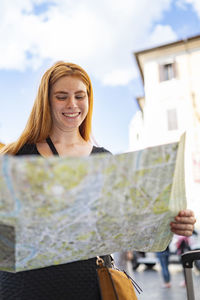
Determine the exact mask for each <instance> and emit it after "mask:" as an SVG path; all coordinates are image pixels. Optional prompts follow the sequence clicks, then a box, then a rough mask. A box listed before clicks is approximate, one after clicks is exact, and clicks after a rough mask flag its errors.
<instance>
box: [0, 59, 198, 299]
mask: <svg viewBox="0 0 200 300" xmlns="http://www.w3.org/2000/svg"><path fill="white" fill-rule="evenodd" d="M92 107H93V92H92V85H91V81H90V78H89V76H88V75H87V73H86V72H85V71H84V70H83V69H82V68H81V67H80V66H78V65H75V64H72V63H65V62H58V63H56V64H55V65H53V66H52V67H51V68H50V69H49V70H47V71H46V73H45V74H44V75H43V77H42V80H41V84H40V86H39V90H38V94H37V97H36V100H35V103H34V106H33V109H32V112H31V114H30V117H29V120H28V122H27V125H26V127H25V129H24V131H23V133H22V134H21V136H20V137H19V139H18V140H17V141H16V142H15V143H12V144H10V145H7V146H5V147H4V148H3V149H2V150H1V152H0V153H4V154H5V153H8V154H12V155H31V154H32V155H34V154H35V155H41V156H43V157H49V156H51V155H60V156H63V155H65V156H77V157H79V156H89V155H92V154H95V153H100V152H108V151H107V150H105V149H104V148H101V147H95V146H94V145H92V143H91V139H90V135H91V121H92ZM194 223H195V218H194V215H193V212H191V211H189V210H185V211H181V212H180V213H179V215H178V216H177V217H176V220H175V222H173V223H172V224H171V230H172V231H173V232H174V233H177V234H181V235H191V234H192V231H193V228H194ZM103 258H104V261H105V262H106V264H107V265H108V266H110V265H111V258H110V256H109V255H106V256H104V257H103ZM0 299H2V300H3V299H6V300H16V299H20V300H27V299H29V300H31V299H34V300H37V299H41V300H46V299H48V300H50V299H56V300H59V299H62V300H64V299H70V300H73V299H76V300H82V299H83V300H84V299H87V300H90V299H91V300H95V299H100V293H99V288H98V282H97V276H96V258H92V259H88V260H83V261H77V262H73V263H68V264H62V265H57V266H51V267H46V268H41V269H37V270H31V271H24V272H19V273H16V274H12V273H8V272H2V271H0Z"/></svg>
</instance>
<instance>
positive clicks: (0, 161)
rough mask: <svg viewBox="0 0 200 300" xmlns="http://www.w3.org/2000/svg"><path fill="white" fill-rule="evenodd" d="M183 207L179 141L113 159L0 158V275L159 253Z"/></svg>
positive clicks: (91, 157) (106, 155)
mask: <svg viewBox="0 0 200 300" xmlns="http://www.w3.org/2000/svg"><path fill="white" fill-rule="evenodd" d="M185 207H186V199H185V183H184V137H183V138H182V140H181V141H180V142H179V143H173V144H167V145H162V146H158V147H152V148H149V149H144V150H140V151H136V152H129V153H124V154H118V155H111V154H107V153H103V154H96V155H93V156H90V157H86V158H66V157H51V158H43V157H38V156H23V157H15V156H6V155H4V156H0V270H4V271H9V272H19V271H23V270H29V269H35V268H42V267H45V266H50V265H56V264H62V263H67V262H72V261H76V260H80V259H88V258H91V257H94V256H96V255H104V254H109V253H113V252H117V251H121V250H128V249H130V250H140V251H161V250H164V249H165V248H166V247H167V245H168V243H169V242H170V239H171V237H172V233H171V232H170V226H169V223H170V222H171V221H172V220H173V218H174V216H175V215H176V214H177V213H178V211H179V210H180V209H184V208H185Z"/></svg>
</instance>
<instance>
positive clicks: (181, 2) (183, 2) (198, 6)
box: [177, 0, 200, 18]
mask: <svg viewBox="0 0 200 300" xmlns="http://www.w3.org/2000/svg"><path fill="white" fill-rule="evenodd" d="M187 4H191V5H192V6H193V8H194V10H195V11H196V13H197V15H198V17H199V18H200V1H199V0H177V5H178V6H179V7H181V8H183V9H186V8H187Z"/></svg>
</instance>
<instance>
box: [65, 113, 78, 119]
mask: <svg viewBox="0 0 200 300" xmlns="http://www.w3.org/2000/svg"><path fill="white" fill-rule="evenodd" d="M63 115H64V116H65V117H67V118H76V117H78V116H79V115H80V112H76V113H63Z"/></svg>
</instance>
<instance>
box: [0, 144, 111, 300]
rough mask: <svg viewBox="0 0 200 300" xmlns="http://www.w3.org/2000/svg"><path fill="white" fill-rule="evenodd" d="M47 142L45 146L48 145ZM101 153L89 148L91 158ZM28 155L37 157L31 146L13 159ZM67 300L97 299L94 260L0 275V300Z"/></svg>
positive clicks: (100, 149) (0, 272)
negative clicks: (92, 155)
mask: <svg viewBox="0 0 200 300" xmlns="http://www.w3.org/2000/svg"><path fill="white" fill-rule="evenodd" d="M47 142H48V144H49V141H47ZM50 144H51V142H50ZM50 144H49V146H50ZM53 146H54V145H53ZM50 148H51V150H52V152H53V153H54V154H57V153H56V152H57V151H56V149H54V150H53V147H52V145H51V146H50ZM103 152H104V153H105V152H109V151H107V150H106V149H104V148H101V147H95V146H93V149H92V152H91V154H95V153H103ZM31 154H32V155H40V153H39V152H38V150H37V147H36V145H35V144H26V145H24V146H23V147H22V148H21V149H20V150H19V152H18V153H17V154H16V155H31ZM102 258H103V259H104V261H105V263H106V264H107V265H108V266H111V257H110V255H105V256H102ZM67 299H69V300H100V299H101V297H100V292H99V287H98V280H97V273H96V258H91V259H88V260H81V261H76V262H72V263H68V264H62V265H56V266H50V267H45V268H41V269H36V270H30V271H23V272H19V273H15V274H13V273H9V272H3V271H0V300H67Z"/></svg>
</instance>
